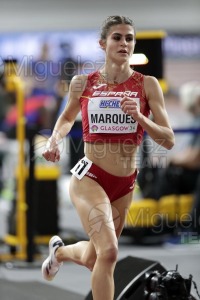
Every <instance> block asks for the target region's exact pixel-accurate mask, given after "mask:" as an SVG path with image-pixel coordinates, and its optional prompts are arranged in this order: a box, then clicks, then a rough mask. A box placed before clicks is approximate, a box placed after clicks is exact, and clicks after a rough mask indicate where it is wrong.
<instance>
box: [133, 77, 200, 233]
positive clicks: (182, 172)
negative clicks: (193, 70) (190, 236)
mask: <svg viewBox="0 0 200 300" xmlns="http://www.w3.org/2000/svg"><path fill="white" fill-rule="evenodd" d="M180 100H181V104H182V105H183V107H184V108H185V109H187V111H188V112H189V113H191V115H192V119H191V120H192V121H191V125H190V128H191V133H190V140H189V142H188V145H187V146H186V147H185V149H183V150H182V151H181V152H178V153H176V154H174V155H173V156H172V157H171V158H170V159H169V163H168V165H167V166H166V168H156V167H153V168H152V170H151V171H149V170H148V171H149V174H150V175H149V177H148V176H146V181H145V174H144V173H145V170H144V171H143V170H141V174H140V176H138V183H139V185H140V187H141V190H144V195H143V196H145V197H146V198H148V197H150V198H154V199H157V200H159V199H160V198H161V197H162V196H165V195H172V194H176V195H181V194H193V195H194V208H193V212H192V216H193V220H194V221H195V224H193V230H194V231H195V232H198V233H200V224H199V223H200V220H198V218H199V216H200V82H189V83H186V84H184V85H183V86H182V87H181V88H180ZM148 180H150V181H151V184H150V183H149V182H148ZM145 187H147V188H145Z"/></svg>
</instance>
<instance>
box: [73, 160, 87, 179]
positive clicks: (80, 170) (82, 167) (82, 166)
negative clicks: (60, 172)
mask: <svg viewBox="0 0 200 300" xmlns="http://www.w3.org/2000/svg"><path fill="white" fill-rule="evenodd" d="M91 165H92V161H91V160H89V159H88V158H87V157H83V158H82V159H80V160H79V161H78V163H77V164H76V165H75V166H74V167H73V168H72V169H71V170H70V172H71V173H72V174H73V175H74V176H76V178H78V179H79V180H81V179H82V178H83V176H84V175H85V174H86V173H87V172H88V170H89V169H90V167H91Z"/></svg>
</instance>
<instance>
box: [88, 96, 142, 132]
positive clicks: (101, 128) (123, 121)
mask: <svg viewBox="0 0 200 300" xmlns="http://www.w3.org/2000/svg"><path fill="white" fill-rule="evenodd" d="M121 99H122V98H121V97H94V98H90V99H89V102H88V119H89V132H90V133H91V134H92V133H112V134H113V133H116V134H117V133H134V132H136V131H137V126H138V122H136V121H135V120H134V119H132V117H131V116H130V115H128V114H125V113H124V112H123V111H122V110H121V106H120V101H121ZM133 100H134V101H136V102H137V105H138V106H140V101H139V100H140V99H139V98H134V99H133Z"/></svg>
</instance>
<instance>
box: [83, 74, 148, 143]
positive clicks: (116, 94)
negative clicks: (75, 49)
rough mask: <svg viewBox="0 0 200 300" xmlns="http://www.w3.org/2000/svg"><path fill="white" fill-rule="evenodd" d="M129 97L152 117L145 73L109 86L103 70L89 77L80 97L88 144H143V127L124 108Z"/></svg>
mask: <svg viewBox="0 0 200 300" xmlns="http://www.w3.org/2000/svg"><path fill="white" fill-rule="evenodd" d="M125 95H127V96H128V97H131V98H133V99H134V100H135V101H137V103H138V105H139V106H140V111H141V112H142V114H143V115H145V116H146V117H148V116H149V113H150V108H149V105H148V101H147V99H146V96H145V91H144V75H143V74H141V73H138V72H135V71H134V72H133V74H132V75H131V76H130V77H129V78H128V79H127V80H126V81H125V82H123V83H120V84H107V83H106V82H105V80H104V79H103V77H102V76H101V74H100V72H99V71H96V72H93V73H91V74H89V75H88V81H87V85H86V88H85V90H84V92H83V94H82V96H81V98H80V103H81V112H82V125H83V140H84V142H93V143H94V142H102V143H125V144H136V145H140V143H141V142H142V138H143V133H144V130H143V128H142V127H141V126H140V124H138V122H136V121H135V120H133V119H132V118H131V116H129V115H128V114H125V113H124V112H123V111H122V110H121V108H120V101H121V99H122V98H123V97H124V96H125Z"/></svg>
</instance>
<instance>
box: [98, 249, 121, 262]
mask: <svg viewBox="0 0 200 300" xmlns="http://www.w3.org/2000/svg"><path fill="white" fill-rule="evenodd" d="M117 255H118V247H117V246H116V245H107V246H106V247H105V248H102V249H100V250H99V251H98V254H97V257H98V259H100V260H101V261H102V262H105V263H108V264H114V263H116V261H117Z"/></svg>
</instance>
